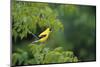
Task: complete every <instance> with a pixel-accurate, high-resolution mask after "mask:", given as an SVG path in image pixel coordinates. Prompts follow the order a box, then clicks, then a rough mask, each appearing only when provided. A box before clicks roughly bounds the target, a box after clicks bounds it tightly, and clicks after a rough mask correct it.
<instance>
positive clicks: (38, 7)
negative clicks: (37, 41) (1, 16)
mask: <svg viewBox="0 0 100 67" xmlns="http://www.w3.org/2000/svg"><path fill="white" fill-rule="evenodd" d="M47 27H50V28H52V29H53V31H58V30H60V29H61V30H63V25H62V23H61V22H60V20H59V19H57V14H56V13H54V11H53V10H52V9H51V8H50V7H49V5H48V4H44V3H43V4H42V3H30V2H29V3H27V2H20V1H13V2H12V35H13V37H14V40H15V41H16V39H17V38H18V37H19V38H21V39H23V38H25V37H27V34H30V33H34V34H36V33H37V32H39V31H37V28H39V29H38V30H44V29H45V28H47Z"/></svg>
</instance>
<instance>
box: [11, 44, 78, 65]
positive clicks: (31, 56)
mask: <svg viewBox="0 0 100 67" xmlns="http://www.w3.org/2000/svg"><path fill="white" fill-rule="evenodd" d="M27 49H28V50H23V49H17V50H16V51H15V52H14V53H13V56H12V57H13V58H12V60H13V61H12V63H13V65H27V64H48V63H64V62H78V59H77V57H76V56H74V54H73V52H72V51H64V50H63V48H62V47H57V48H55V49H54V50H51V49H50V48H47V47H45V44H40V45H37V44H30V45H29V46H28V47H27Z"/></svg>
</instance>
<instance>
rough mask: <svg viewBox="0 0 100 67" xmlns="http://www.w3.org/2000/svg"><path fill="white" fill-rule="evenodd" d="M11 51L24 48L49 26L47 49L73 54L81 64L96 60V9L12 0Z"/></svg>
mask: <svg viewBox="0 0 100 67" xmlns="http://www.w3.org/2000/svg"><path fill="white" fill-rule="evenodd" d="M11 10H12V52H13V53H15V51H16V49H17V48H21V49H26V45H28V44H30V43H31V42H32V41H34V40H35V38H34V37H33V36H32V34H31V33H30V32H32V33H33V34H35V35H36V36H38V35H39V34H40V33H41V32H42V31H44V30H45V29H46V28H48V27H50V28H51V29H52V33H51V34H50V36H49V38H48V40H47V41H46V47H49V48H50V49H55V48H56V47H63V50H67V51H73V52H74V54H75V56H77V57H78V59H79V60H80V61H95V60H96V6H89V5H74V4H56V3H37V2H21V1H13V2H12V6H11Z"/></svg>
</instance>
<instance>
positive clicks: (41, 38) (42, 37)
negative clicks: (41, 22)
mask: <svg viewBox="0 0 100 67" xmlns="http://www.w3.org/2000/svg"><path fill="white" fill-rule="evenodd" d="M50 32H51V30H50V28H47V29H46V30H45V31H43V32H42V33H41V34H40V35H39V36H38V37H39V40H36V41H34V42H32V43H36V42H41V43H42V42H45V41H46V40H47V39H48V37H49V35H50Z"/></svg>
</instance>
